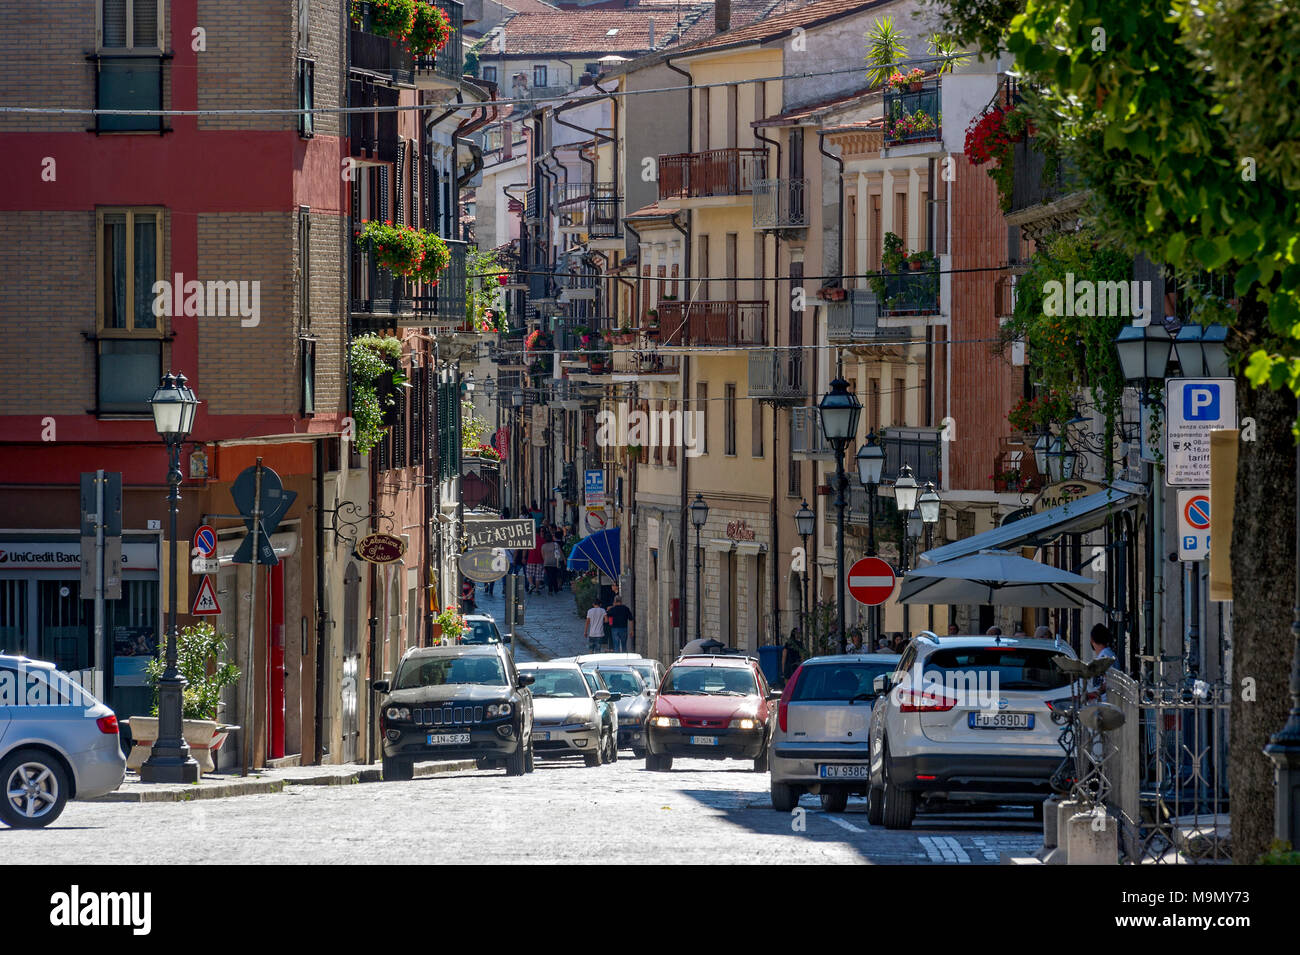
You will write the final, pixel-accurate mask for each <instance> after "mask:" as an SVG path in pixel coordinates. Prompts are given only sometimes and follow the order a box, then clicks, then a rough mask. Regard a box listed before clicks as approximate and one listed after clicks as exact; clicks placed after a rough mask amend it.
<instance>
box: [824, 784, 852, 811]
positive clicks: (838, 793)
mask: <svg viewBox="0 0 1300 955" xmlns="http://www.w3.org/2000/svg"><path fill="white" fill-rule="evenodd" d="M821 800H822V808H823V809H825V810H826V811H827V812H843V811H844V808H845V807H846V806H848V804H849V791H848V790H847V789H831V790H825V789H823V790H822V794H821Z"/></svg>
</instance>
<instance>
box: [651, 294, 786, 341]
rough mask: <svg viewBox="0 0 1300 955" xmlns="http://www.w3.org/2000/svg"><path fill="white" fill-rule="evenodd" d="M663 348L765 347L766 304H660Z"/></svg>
mask: <svg viewBox="0 0 1300 955" xmlns="http://www.w3.org/2000/svg"><path fill="white" fill-rule="evenodd" d="M659 328H660V341H662V342H663V343H664V344H665V345H721V346H748V345H766V344H767V302H660V303H659Z"/></svg>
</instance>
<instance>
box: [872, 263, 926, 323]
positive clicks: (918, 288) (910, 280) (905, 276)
mask: <svg viewBox="0 0 1300 955" xmlns="http://www.w3.org/2000/svg"><path fill="white" fill-rule="evenodd" d="M883 278H884V283H885V289H884V291H885V294H884V295H883V296H882V297H881V304H882V305H883V307H884V308H883V314H885V315H937V314H939V263H938V262H935V263H934V264H933V265H932V266H931V267H930V268H926V269H918V270H916V271H910V270H909V271H906V272H894V273H886V274H885V275H884V276H883Z"/></svg>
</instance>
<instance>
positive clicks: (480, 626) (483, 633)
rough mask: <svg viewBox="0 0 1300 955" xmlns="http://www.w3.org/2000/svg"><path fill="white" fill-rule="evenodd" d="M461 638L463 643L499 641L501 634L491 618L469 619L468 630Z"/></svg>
mask: <svg viewBox="0 0 1300 955" xmlns="http://www.w3.org/2000/svg"><path fill="white" fill-rule="evenodd" d="M461 640H462V641H463V642H465V643H500V642H501V634H500V633H499V632H498V631H497V625H496V624H495V623H493V622H492V621H491V620H470V621H469V630H468V632H466V634H465V636H463V637H462V638H461Z"/></svg>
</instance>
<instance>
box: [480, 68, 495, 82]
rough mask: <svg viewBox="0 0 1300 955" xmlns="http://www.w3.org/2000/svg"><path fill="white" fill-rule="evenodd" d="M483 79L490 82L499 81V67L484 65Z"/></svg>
mask: <svg viewBox="0 0 1300 955" xmlns="http://www.w3.org/2000/svg"><path fill="white" fill-rule="evenodd" d="M483 79H485V80H487V81H488V82H489V83H495V82H496V81H497V68H496V67H495V66H485V67H483Z"/></svg>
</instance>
